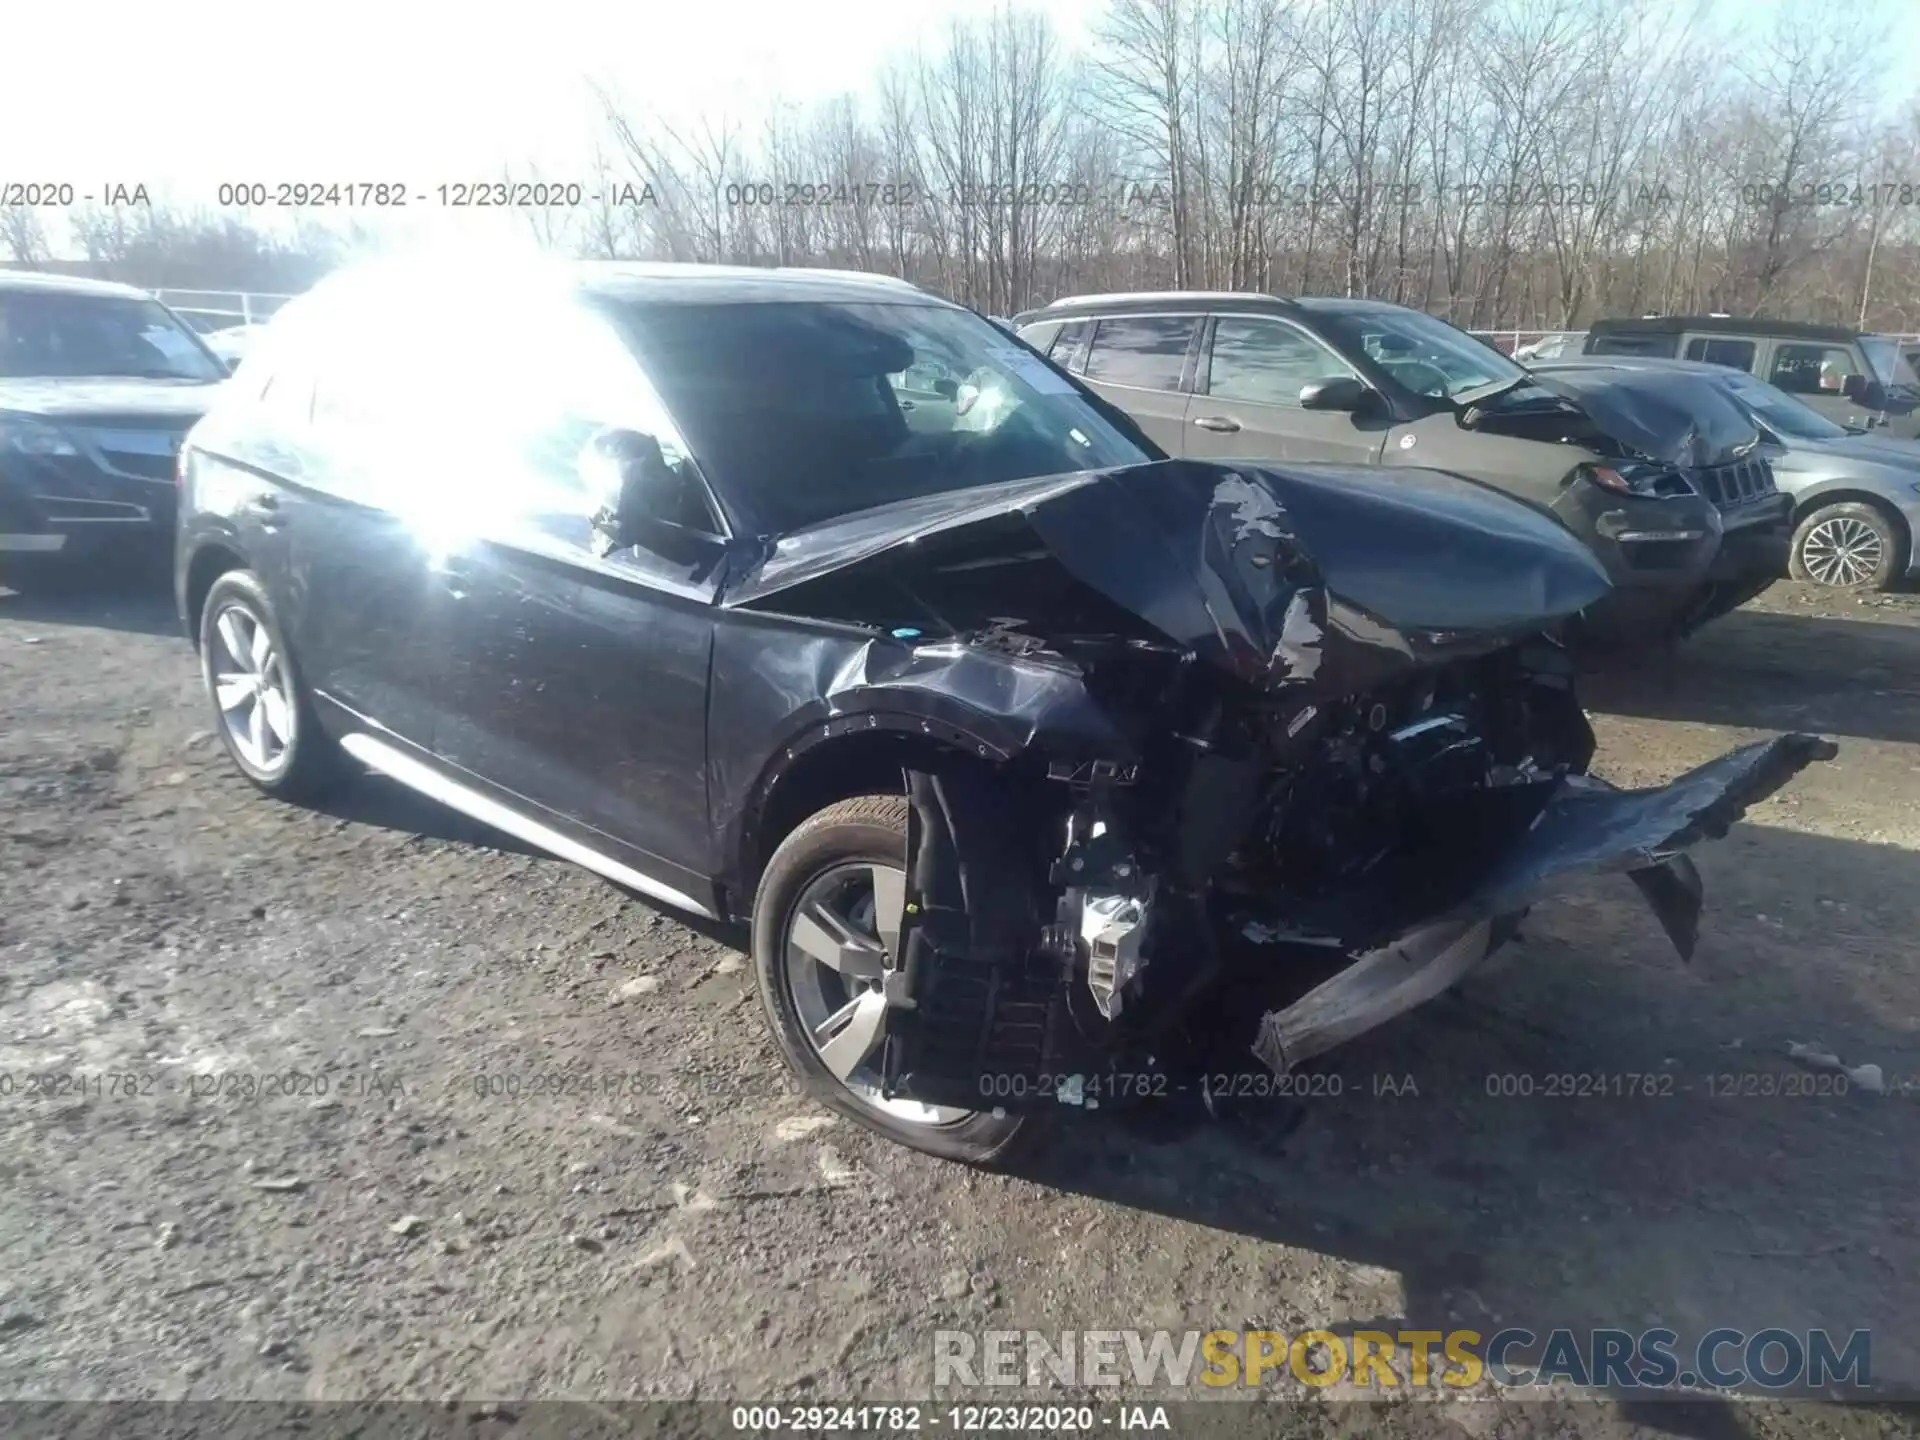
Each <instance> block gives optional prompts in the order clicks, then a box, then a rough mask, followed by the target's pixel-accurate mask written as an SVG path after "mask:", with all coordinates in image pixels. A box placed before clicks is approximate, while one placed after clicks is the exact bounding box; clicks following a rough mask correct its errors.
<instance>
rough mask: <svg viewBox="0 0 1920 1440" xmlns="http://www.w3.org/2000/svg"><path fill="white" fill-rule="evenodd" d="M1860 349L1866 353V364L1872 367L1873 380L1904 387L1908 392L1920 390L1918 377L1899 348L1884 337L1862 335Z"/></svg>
mask: <svg viewBox="0 0 1920 1440" xmlns="http://www.w3.org/2000/svg"><path fill="white" fill-rule="evenodd" d="M1860 348H1861V349H1862V350H1864V351H1865V352H1866V356H1867V364H1869V365H1871V366H1872V367H1873V377H1874V379H1876V380H1878V381H1879V382H1880V383H1881V384H1882V385H1904V386H1906V387H1907V388H1908V389H1910V390H1920V375H1916V374H1915V373H1914V369H1913V366H1911V365H1909V364H1908V363H1907V357H1906V356H1905V355H1902V354H1901V353H1900V347H1899V346H1898V345H1897V344H1895V343H1894V342H1893V341H1892V340H1890V339H1888V338H1887V337H1886V336H1885V335H1862V336H1861V337H1860Z"/></svg>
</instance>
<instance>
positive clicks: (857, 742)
mask: <svg viewBox="0 0 1920 1440" xmlns="http://www.w3.org/2000/svg"><path fill="white" fill-rule="evenodd" d="M401 294H404V295H405V297H406V303H405V304H404V305H396V304H395V303H394V300H395V297H396V296H397V295H401ZM476 297H484V300H478V299H476ZM396 313H404V314H406V315H407V316H408V317H409V319H408V322H407V323H408V324H410V325H413V326H415V328H416V333H415V334H414V335H412V336H410V337H409V339H408V343H407V344H404V345H397V346H392V347H385V348H384V349H383V351H382V352H381V354H379V355H378V356H370V355H368V354H367V352H366V351H365V347H364V345H362V344H361V343H360V341H359V339H358V337H359V336H361V335H363V334H364V333H365V328H364V327H365V323H366V322H367V321H368V320H369V319H370V317H372V316H375V315H384V316H386V317H388V318H389V319H390V318H391V316H392V315H394V314H396ZM182 489H183V493H182V502H181V507H180V525H179V533H178V547H177V572H176V573H177V590H178V598H179V602H180V607H181V613H182V617H183V619H184V621H185V622H186V625H187V629H188V633H189V634H190V635H191V636H193V637H194V639H195V642H196V645H197V647H198V650H199V654H200V661H201V668H202V673H203V676H204V679H205V683H206V689H207V694H208V702H209V705H210V707H211V709H212V711H213V713H214V715H215V716H216V717H217V720H218V733H219V734H220V735H221V737H222V739H223V742H224V744H225V746H226V748H227V750H228V752H229V754H230V755H231V756H232V758H233V760H234V762H235V763H236V764H237V765H238V766H239V768H240V769H241V770H242V771H243V772H244V773H245V774H246V775H247V776H248V777H249V778H250V779H251V780H252V781H253V782H254V783H255V784H256V785H258V786H260V787H261V788H262V789H264V790H266V791H268V792H270V793H274V794H279V795H285V796H288V797H299V796H304V795H310V794H313V793H314V792H315V791H317V790H318V789H319V788H320V787H321V786H323V785H325V784H328V783H330V782H331V781H333V780H334V779H336V778H337V777H338V776H339V774H340V773H341V770H342V768H343V767H342V761H343V760H346V759H350V760H352V761H355V762H358V763H359V764H361V765H364V766H367V767H370V768H372V769H374V770H376V771H380V772H382V773H384V774H386V775H388V776H390V777H392V778H394V779H396V780H398V781H400V782H402V783H403V784H406V785H410V786H413V787H414V788H416V789H418V790H419V791H421V792H423V793H424V794H426V795H429V796H431V797H433V798H435V799H438V800H441V801H443V802H445V803H447V804H449V805H452V806H454V807H456V808H458V809H461V810H463V811H465V812H467V813H468V814H470V815H473V816H475V817H477V818H479V819H481V820H484V821H486V822H487V823H489V824H492V825H494V826H497V827H498V828H500V829H502V830H505V831H507V832H509V833H511V834H513V835H516V836H518V837H520V838H521V839H523V840H525V841H527V842H530V843H532V844H535V845H538V846H541V847H544V848H545V849H547V850H549V851H551V852H553V853H555V854H557V855H560V856H562V857H564V858H566V859H569V860H572V861H575V862H576V863H579V864H582V865H585V866H587V867H588V868H590V869H593V870H595V871H597V872H598V873H600V874H602V875H605V876H607V877H609V878H611V879H613V880H615V881H617V882H619V883H621V884H623V885H626V886H628V887H629V888H631V889H634V890H637V891H639V892H641V893H644V894H647V895H650V896H652V897H654V898H656V899H658V900H661V901H664V902H667V903H670V904H673V905H676V906H679V907H682V908H684V909H687V910H691V911H695V912H698V913H700V914H703V915H706V916H709V917H715V918H720V919H725V920H733V921H739V922H743V923H748V924H750V925H751V928H752V945H751V948H752V952H753V962H754V969H755V973H756V976H757V982H758V990H759V994H760V997H761V999H762V1001H763V1003H764V1006H765V1009H766V1012H767V1016H768V1019H769V1022H770V1024H771V1027H772V1031H773V1034H774V1037H775V1039H776V1041H777V1043H778V1045H779V1047H780V1049H781V1051H782V1053H783V1055H784V1056H785V1058H786V1060H787V1062H788V1063H789V1065H790V1066H791V1067H792V1068H793V1069H794V1071H795V1072H796V1073H797V1074H798V1075H799V1077H800V1078H801V1080H802V1081H803V1082H804V1084H805V1085H806V1086H807V1087H808V1089H809V1090H810V1091H811V1092H812V1093H813V1094H815V1095H817V1096H818V1097H819V1098H820V1099H821V1100H822V1101H823V1102H824V1103H826V1104H827V1105H829V1106H831V1107H833V1108H835V1109H837V1110H839V1111H841V1112H843V1113H845V1114H847V1115H849V1116H852V1117H853V1118H855V1119H856V1120H858V1121H860V1122H862V1123H864V1124H866V1125H869V1126H871V1127H873V1128H874V1129H876V1130H878V1131H880V1132H882V1133H884V1134H886V1135H888V1136H890V1137H892V1138H894V1139H896V1140H898V1141H901V1142H903V1143H905V1144H908V1145H912V1146H915V1147H917V1148H919V1149H922V1150H926V1151H929V1152H931V1153H934V1154H937V1155H943V1156H948V1157H952V1158H957V1159H963V1160H967V1161H972V1162H976V1163H985V1162H991V1161H994V1160H996V1159H999V1158H1001V1157H1002V1156H1004V1155H1005V1154H1006V1153H1007V1151H1008V1148H1009V1146H1011V1145H1012V1144H1013V1143H1014V1141H1015V1140H1016V1138H1017V1137H1018V1136H1019V1135H1020V1134H1021V1132H1022V1130H1023V1127H1025V1126H1028V1125H1029V1123H1030V1121H1031V1119H1032V1118H1033V1115H1034V1114H1035V1112H1047V1113H1058V1112H1061V1111H1062V1110H1063V1108H1065V1107H1069V1106H1074V1105H1078V1106H1081V1107H1083V1108H1084V1107H1086V1106H1088V1105H1091V1104H1094V1103H1110V1100H1111V1098H1112V1097H1120V1098H1125V1094H1126V1089H1127V1087H1125V1086H1122V1085H1120V1084H1118V1083H1117V1080H1118V1078H1119V1077H1124V1076H1129V1075H1136V1074H1140V1073H1145V1072H1147V1071H1152V1072H1153V1073H1156V1074H1160V1075H1170V1076H1171V1077H1172V1078H1171V1080H1170V1084H1171V1087H1172V1088H1173V1089H1180V1088H1182V1087H1183V1086H1185V1087H1186V1088H1188V1089H1191V1088H1193V1087H1194V1086H1199V1087H1200V1088H1201V1089H1202V1091H1203V1093H1204V1082H1202V1081H1201V1080H1200V1079H1199V1077H1201V1076H1203V1075H1207V1074H1218V1073H1220V1072H1221V1071H1222V1070H1223V1069H1227V1068H1232V1069H1244V1068H1246V1067H1249V1066H1265V1067H1268V1068H1270V1069H1272V1070H1274V1071H1278V1072H1281V1073H1285V1072H1287V1071H1290V1070H1291V1069H1292V1068H1293V1067H1296V1066H1298V1065H1300V1064H1302V1063H1303V1062H1305V1061H1307V1060H1309V1059H1311V1058H1312V1057H1314V1056H1315V1055H1317V1054H1319V1053H1321V1052H1323V1051H1325V1050H1326V1049H1328V1048H1329V1047H1331V1046H1334V1045H1337V1044H1339V1043H1341V1042H1342V1041H1345V1040H1347V1039H1349V1038H1351V1037H1352V1036H1355V1035H1357V1034H1360V1033H1361V1032H1363V1031H1365V1030H1367V1029H1369V1028H1371V1027H1373V1026H1375V1025H1378V1024H1379V1023H1381V1022H1382V1021H1384V1020H1386V1019H1388V1018H1390V1017H1392V1016H1394V1015H1397V1014H1400V1013H1402V1012H1403V1011H1405V1010H1407V1009H1409V1008H1411V1007H1412V1006H1414V1005H1416V1004H1418V1003H1420V1002H1421V1001H1423V1000H1426V999H1428V998H1430V997H1431V996H1433V995H1435V994H1437V993H1438V992H1439V991H1441V990H1442V989H1444V988H1445V987H1447V986H1448V985H1450V984H1451V983H1452V982H1453V981H1454V980H1455V979H1457V978H1458V977H1459V976H1460V975H1462V974H1463V973H1464V972H1465V971H1467V970H1468V969H1469V968H1470V967H1472V966H1473V965H1475V964H1477V963H1478V962H1479V961H1481V960H1482V959H1484V958H1485V957H1486V956H1487V955H1488V954H1489V953H1490V952H1491V951H1492V950H1493V949H1494V948H1495V947H1496V946H1498V945H1499V944H1500V943H1501V942H1502V941H1503V940H1504V939H1506V938H1508V937H1509V936H1510V935H1511V933H1512V931H1513V928H1514V926H1515V924H1516V922H1517V919H1518V917H1519V916H1521V915H1522V914H1523V913H1524V912H1525V911H1526V909H1527V908H1528V906H1529V905H1531V904H1533V903H1534V902H1535V901H1536V900H1537V899H1539V898H1540V897H1542V896H1544V895H1547V894H1549V893H1551V892H1552V891H1554V890H1555V889H1557V888H1559V887H1562V886H1564V885H1566V884H1568V883H1571V882H1575V881H1579V880H1583V879H1585V878H1587V877H1589V876H1593V875H1597V874H1602V873H1607V872H1613V873H1619V874H1623V875H1624V876H1625V877H1626V878H1627V879H1628V880H1630V881H1631V882H1632V883H1633V884H1635V885H1636V886H1637V887H1638V888H1639V889H1640V891H1641V892H1642V893H1643V895H1644V896H1645V897H1646V899H1647V901H1648V903H1649V904H1650V905H1651V907H1652V909H1653V911H1654V913H1655V914H1656V915H1657V916H1658V918H1659V920H1660V922H1661V924H1662V925H1663V926H1664V928H1665V929H1666V932H1667V933H1668V935H1669V936H1671V937H1672V939H1673V942H1674V944H1675V945H1676V947H1677V948H1678V949H1679V950H1680V952H1681V953H1682V954H1683V955H1686V954H1688V953H1690V952H1691V950H1692V948H1693V945H1694V942H1695V937H1696V933H1697V928H1698V925H1699V919H1700V912H1701V885H1700V879H1699V876H1698V874H1697V872H1696V871H1695V869H1694V868H1693V866H1692V864H1691V862H1690V861H1689V859H1688V858H1687V855H1686V853H1685V852H1686V851H1687V850H1688V849H1689V848H1690V847H1691V846H1693V845H1694V844H1696V843H1697V842H1699V841H1701V840H1705V839H1709V838H1714V837H1717V836H1720V835H1723V834H1725V832H1726V830H1727V827H1728V826H1729V825H1730V824H1732V823H1733V822H1734V821H1736V820H1737V819H1738V818H1739V817H1740V816H1741V814H1742V813H1743V811H1744V809H1745V808H1746V807H1747V806H1749V805H1751V804H1753V803H1755V802H1756V801H1759V800H1761V799H1763V798H1765V797H1766V796H1767V795H1769V794H1771V793H1772V792H1774V791H1775V790H1777V789H1778V788H1779V787H1780V786H1782V785H1784V784H1785V783H1787V782H1788V781H1789V780H1790V779H1791V778H1792V777H1793V776H1794V775H1795V774H1796V773H1798V772H1799V771H1800V770H1801V769H1802V768H1804V767H1805V766H1806V765H1808V764H1809V763H1811V762H1813V761H1815V760H1823V759H1828V758H1830V757H1831V756H1832V755H1833V753H1834V747H1833V746H1832V745H1831V744H1830V743H1828V742H1826V741H1824V740H1822V739H1820V738H1818V737H1814V736H1808V735H1782V736H1778V737H1776V738H1773V739H1770V740H1765V741H1761V742H1759V743H1756V744H1751V745H1747V746H1745V747H1742V748H1740V749H1738V750H1735V751H1732V752H1731V753H1729V754H1727V755H1725V756H1722V757H1721V758H1720V759H1718V760H1715V761H1712V762H1711V763H1709V764H1706V765H1703V766H1701V767H1699V768H1698V769H1696V770H1694V771H1691V772H1690V773H1688V774H1686V775H1684V776H1682V777H1680V778H1679V779H1678V780H1675V781H1674V782H1673V783H1671V784H1669V785H1666V786H1662V787H1659V788H1656V789H1651V790H1643V791H1622V790H1617V789H1614V788H1612V787H1611V786H1608V785H1607V784H1605V783H1603V782H1601V781H1600V780H1598V779H1596V778H1593V777H1592V776H1591V775H1590V774H1589V765H1590V762H1591V760H1592V758H1593V750H1594V739H1593V735H1592V732H1591V731H1590V729H1589V728H1588V725H1587V721H1586V717H1585V715H1584V713H1583V711H1582V710H1581V708H1580V705H1579V703H1578V701H1577V699H1576V698H1575V695H1574V691H1573V688H1572V678H1571V674H1570V667H1569V665H1568V663H1567V660H1566V656H1565V652H1564V651H1563V650H1562V648H1561V647H1560V645H1559V643H1558V642H1557V640H1556V638H1555V637H1556V634H1557V632H1558V631H1559V630H1560V628H1561V627H1562V626H1563V625H1565V624H1566V622H1568V621H1569V620H1571V619H1573V618H1574V617H1576V616H1578V615H1580V614H1581V613H1582V612H1584V611H1585V610H1587V609H1588V608H1589V607H1591V606H1592V605H1594V604H1595V603H1596V602H1598V601H1600V600H1602V599H1603V598H1604V597H1605V596H1606V595H1607V593H1608V590H1609V584H1608V580H1607V577H1606V574H1605V572H1604V571H1603V570H1602V568H1601V567H1600V565H1599V563H1598V562H1597V561H1596V560H1595V558H1594V557H1593V555H1592V554H1591V552H1589V551H1588V550H1587V549H1586V548H1585V547H1584V546H1582V545H1581V544H1580V543H1579V542H1578V541H1577V540H1575V539H1574V538H1573V537H1572V536H1571V535H1569V534H1568V533H1567V531H1566V530H1565V529H1564V528H1562V527H1561V526H1559V525H1558V524H1556V523H1555V522H1554V521H1553V520H1552V519H1550V518H1548V517H1546V516H1543V515H1541V514H1539V513H1537V512H1535V511H1534V510H1532V509H1530V508H1528V507H1526V506H1524V505H1522V504H1519V503H1517V502H1515V501H1513V500H1511V499H1509V498H1507V497H1505V496H1503V495H1501V494H1499V493H1498V492H1497V491H1495V490H1492V489H1490V488H1488V487H1485V486H1483V485H1480V484H1478V483H1475V482H1473V481H1471V480H1467V479H1462V478H1460V477H1458V476H1453V475H1446V474H1440V473H1436V472H1431V471H1425V470H1418V469H1412V468H1405V469H1396V470H1393V471H1390V472H1382V471H1379V470H1369V471H1366V472H1364V473H1362V474H1359V475H1355V474H1353V473H1348V472H1343V471H1341V470H1339V469H1337V468H1334V467H1310V466H1298V467H1276V468H1266V467H1256V466H1246V465H1228V464H1222V463H1217V462H1204V461H1181V460H1169V459H1167V458H1166V457H1165V456H1164V455H1162V454H1161V453H1160V452H1158V451H1157V450H1156V449H1155V448H1154V446H1153V445H1152V443H1151V442H1150V441H1148V440H1147V439H1146V438H1145V436H1144V435H1142V434H1141V433H1140V431H1139V430H1138V429H1137V428H1135V427H1134V426H1133V425H1132V423H1131V422H1130V421H1128V420H1127V419H1126V417H1125V416H1124V415H1122V414H1121V413H1120V412H1119V411H1117V410H1115V409H1114V408H1113V407H1111V406H1109V405H1108V404H1106V403H1105V402H1104V401H1102V400H1100V399H1099V398H1098V397H1096V396H1094V395H1093V394H1092V393H1091V392H1089V391H1087V390H1086V389H1085V388H1084V387H1083V386H1081V385H1080V384H1078V383H1077V382H1076V381H1074V380H1073V379H1072V378H1070V377H1069V376H1067V375H1065V374H1064V373H1063V372H1061V371H1059V370H1058V369H1056V368H1055V367H1053V366H1052V365H1051V364H1049V363H1048V362H1047V361H1045V360H1043V359H1041V358H1040V357H1039V356H1038V355H1037V354H1036V353H1035V352H1034V351H1032V350H1031V349H1029V348H1027V347H1026V346H1024V345H1022V344H1020V343H1019V342H1017V341H1015V340H1013V339H1012V338H1011V337H1009V336H1007V335H1006V334H1005V333H1003V332H1002V331H1000V330H998V329H996V328H995V327H994V326H993V325H991V324H990V323H989V322H987V321H986V320H984V319H982V318H980V317H978V316H976V315H973V314H971V313H970V312H968V311H965V310H962V309H960V308H958V307H956V306H953V305H949V304H946V303H944V302H942V301H939V300H936V299H934V298H933V297H930V296H928V295H926V294H924V293H922V292H920V291H918V290H915V289H913V288H912V287H910V286H906V285H904V284H902V283H900V282H895V281H887V280H883V279H880V278H878V277H859V276H849V275H842V274H837V273H833V272H805V271H743V270H725V269H717V268H707V267H673V266H668V267H636V266H589V267H582V268H574V267H567V268H565V269H563V270H559V271H545V270H542V271H537V272H532V273H529V274H527V275H516V276H513V277H508V276H503V275H499V274H494V273H489V274H486V275H483V276H470V275H461V274H460V273H458V271H457V270H453V269H450V268H448V267H444V266H441V267H428V268H426V269H424V270H421V269H410V268H407V267H393V266H387V267H377V268H375V269H373V270H370V271H367V272H363V273H360V274H348V275H342V276H339V277H336V278H334V279H331V280H329V281H328V282H325V283H324V284H323V285H322V286H321V287H319V288H318V289H316V290H315V291H313V292H311V293H310V294H309V295H308V296H306V297H303V298H302V299H300V300H298V301H295V302H293V304H291V305H289V306H288V307H287V309H286V310H285V311H283V312H282V314H281V315H280V316H279V317H277V318H276V319H275V321H274V322H273V326H272V329H271V330H270V332H269V334H268V336H267V337H266V342H265V345H264V348H263V349H262V351H261V352H260V353H259V355H258V356H257V357H256V358H255V359H254V360H253V361H252V362H251V364H250V366H249V370H248V377H247V384H246V385H245V386H243V387H238V388H237V392H236V393H234V394H232V395H230V396H228V397H227V398H226V399H225V400H223V402H222V403H221V404H220V405H219V406H218V407H217V408H216V409H215V410H214V412H213V413H212V414H211V415H210V416H209V417H208V419H207V420H206V421H205V422H203V423H202V424H201V426H200V427H198V428H197V429H196V430H195V432H194V434H193V436H192V437H191V441H190V444H189V447H188V451H187V454H186V459H185V463H184V465H183V470H182ZM1181 1077H1185V1078H1181ZM1164 1093H1165V1091H1163V1090H1156V1092H1155V1094H1154V1095H1152V1096H1148V1097H1144V1098H1147V1099H1155V1098H1159V1097H1160V1096H1161V1095H1163V1094H1164ZM1063 1102H1064V1103H1063Z"/></svg>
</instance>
